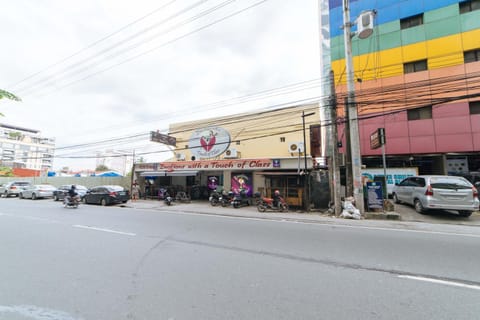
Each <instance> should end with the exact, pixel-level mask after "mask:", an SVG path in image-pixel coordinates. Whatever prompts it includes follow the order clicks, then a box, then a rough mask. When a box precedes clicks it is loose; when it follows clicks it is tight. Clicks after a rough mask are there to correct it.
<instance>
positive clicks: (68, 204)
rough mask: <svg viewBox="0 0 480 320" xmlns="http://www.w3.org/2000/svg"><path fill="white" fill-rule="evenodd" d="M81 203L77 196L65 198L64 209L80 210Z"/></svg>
mask: <svg viewBox="0 0 480 320" xmlns="http://www.w3.org/2000/svg"><path fill="white" fill-rule="evenodd" d="M79 203H80V197H79V196H75V197H70V196H65V198H63V207H64V208H74V209H77V208H78V204H79Z"/></svg>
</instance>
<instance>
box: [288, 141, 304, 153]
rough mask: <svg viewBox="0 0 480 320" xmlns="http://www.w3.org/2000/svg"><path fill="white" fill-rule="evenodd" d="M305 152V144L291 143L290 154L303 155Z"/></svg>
mask: <svg viewBox="0 0 480 320" xmlns="http://www.w3.org/2000/svg"><path fill="white" fill-rule="evenodd" d="M303 151H305V150H304V148H303V142H291V143H290V144H289V146H288V152H290V153H302V152H303Z"/></svg>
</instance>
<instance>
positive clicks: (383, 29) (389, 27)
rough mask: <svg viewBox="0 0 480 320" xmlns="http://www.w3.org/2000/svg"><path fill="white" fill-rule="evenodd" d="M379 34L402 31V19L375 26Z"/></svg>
mask: <svg viewBox="0 0 480 320" xmlns="http://www.w3.org/2000/svg"><path fill="white" fill-rule="evenodd" d="M377 30H378V34H379V35H384V34H389V33H391V32H395V31H400V20H397V21H392V22H388V23H384V24H381V25H379V26H376V27H375V32H377Z"/></svg>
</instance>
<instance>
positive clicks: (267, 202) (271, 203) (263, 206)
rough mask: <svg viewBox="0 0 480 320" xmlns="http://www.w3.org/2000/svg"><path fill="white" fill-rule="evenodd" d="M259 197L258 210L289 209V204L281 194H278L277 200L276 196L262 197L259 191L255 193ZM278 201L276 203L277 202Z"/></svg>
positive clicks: (283, 210) (281, 210)
mask: <svg viewBox="0 0 480 320" xmlns="http://www.w3.org/2000/svg"><path fill="white" fill-rule="evenodd" d="M255 197H256V198H257V210H258V211H260V212H265V211H267V210H272V211H280V212H286V211H288V204H287V202H286V201H285V199H283V197H281V196H280V195H278V194H277V195H276V198H277V201H275V199H274V198H267V197H262V196H261V195H260V194H259V193H256V194H255ZM275 202H276V203H275Z"/></svg>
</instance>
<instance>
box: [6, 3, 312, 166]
mask: <svg viewBox="0 0 480 320" xmlns="http://www.w3.org/2000/svg"><path fill="white" fill-rule="evenodd" d="M317 2H318V0H300V1H293V0H267V1H260V0H237V1H234V0H230V1H225V0H209V1H207V0H203V1H196V0H177V1H175V0H163V1H162V0H156V1H153V0H137V1H126V0H42V1H32V0H15V1H7V0H3V1H2V6H1V7H2V10H0V30H2V31H1V32H2V35H1V37H2V50H1V52H0V56H1V59H0V63H1V72H0V88H2V89H5V90H7V91H10V92H13V93H15V94H16V95H18V96H20V98H21V99H22V100H23V101H22V102H13V101H7V100H5V99H3V100H1V101H0V112H1V113H3V114H4V117H2V118H0V122H1V123H6V124H10V125H17V126H21V127H27V128H32V129H37V130H40V131H41V132H42V134H43V136H46V137H52V138H55V139H56V147H57V148H58V150H57V152H56V154H57V155H60V156H62V157H63V158H56V159H55V162H54V169H59V168H61V167H63V166H69V167H70V168H72V169H76V170H78V169H94V167H95V160H94V159H93V158H91V159H72V158H68V157H71V156H72V157H77V156H82V157H87V158H88V157H89V156H93V155H95V152H96V151H98V150H104V149H121V150H126V151H127V152H131V151H132V150H133V149H135V152H136V153H137V154H141V153H145V154H144V155H143V157H144V158H145V159H147V160H149V161H156V160H158V158H159V155H158V154H150V153H148V152H151V151H154V150H159V149H160V146H159V145H158V144H155V143H151V142H148V139H149V137H148V135H147V134H148V133H149V132H150V131H152V130H160V131H163V132H167V129H168V125H169V123H175V122H183V121H188V120H193V119H200V118H206V117H210V116H217V115H224V114H233V113H239V112H243V111H247V110H248V111H249V110H253V109H259V108H265V107H268V106H273V105H281V104H283V103H289V102H292V101H297V100H302V99H308V98H311V97H315V96H319V95H320V92H319V90H320V89H319V86H318V82H315V80H317V81H318V79H319V77H320V70H319V69H320V68H319V41H318V7H317V6H318V4H317ZM299 83H301V84H300V85H297V86H295V87H292V88H293V89H300V90H296V91H295V92H294V93H291V94H279V93H284V92H285V91H283V90H282V91H278V90H274V89H278V88H284V87H286V88H290V87H288V86H291V85H295V84H299ZM308 88H310V89H308ZM270 90H274V91H270ZM267 93H271V94H267ZM237 97H243V99H240V100H239V99H234V98H237ZM244 100H248V103H242V101H244ZM141 134H144V135H141ZM138 135H140V136H138ZM122 137H132V138H131V139H129V140H124V139H121V140H115V141H118V142H117V143H116V144H113V143H109V144H105V143H103V144H100V143H99V142H101V141H105V140H107V141H108V140H111V139H116V138H122ZM78 144H85V146H84V147H82V148H75V149H71V148H66V147H69V146H73V145H78ZM160 157H161V156H160Z"/></svg>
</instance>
